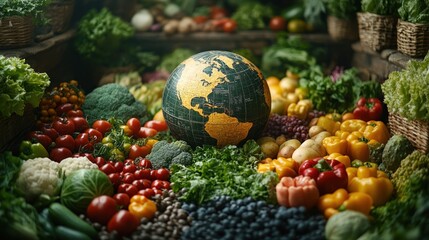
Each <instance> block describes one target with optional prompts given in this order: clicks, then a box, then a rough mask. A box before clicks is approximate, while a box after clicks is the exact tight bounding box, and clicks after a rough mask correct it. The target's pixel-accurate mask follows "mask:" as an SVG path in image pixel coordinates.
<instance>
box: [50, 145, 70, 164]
mask: <svg viewBox="0 0 429 240" xmlns="http://www.w3.org/2000/svg"><path fill="white" fill-rule="evenodd" d="M72 155H73V153H72V151H70V149H68V148H65V147H58V148H53V149H51V151H50V152H49V158H50V159H51V160H52V161H55V162H61V160H63V159H65V158H69V157H71V156H72Z"/></svg>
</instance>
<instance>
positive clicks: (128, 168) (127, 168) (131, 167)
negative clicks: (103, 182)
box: [122, 164, 137, 174]
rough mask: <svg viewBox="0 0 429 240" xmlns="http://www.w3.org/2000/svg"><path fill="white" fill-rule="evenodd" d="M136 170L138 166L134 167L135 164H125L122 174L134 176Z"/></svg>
mask: <svg viewBox="0 0 429 240" xmlns="http://www.w3.org/2000/svg"><path fill="white" fill-rule="evenodd" d="M136 170H137V167H136V165H134V164H125V165H124V167H123V169H122V172H123V173H132V174H134V172H135V171H136Z"/></svg>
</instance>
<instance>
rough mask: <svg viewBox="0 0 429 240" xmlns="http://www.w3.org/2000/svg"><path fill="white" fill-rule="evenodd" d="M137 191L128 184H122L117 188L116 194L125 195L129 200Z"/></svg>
mask: <svg viewBox="0 0 429 240" xmlns="http://www.w3.org/2000/svg"><path fill="white" fill-rule="evenodd" d="M138 191H139V189H138V188H137V187H136V186H134V185H132V184H129V183H122V184H120V185H119V187H118V193H126V194H128V196H129V197H130V198H131V197H132V196H134V195H136V194H137V192H138Z"/></svg>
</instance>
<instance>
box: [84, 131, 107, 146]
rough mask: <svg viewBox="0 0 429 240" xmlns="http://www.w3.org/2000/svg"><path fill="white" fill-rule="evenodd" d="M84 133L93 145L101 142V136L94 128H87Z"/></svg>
mask: <svg viewBox="0 0 429 240" xmlns="http://www.w3.org/2000/svg"><path fill="white" fill-rule="evenodd" d="M85 132H86V133H88V136H89V139H90V141H91V142H93V143H98V142H101V140H102V139H103V134H102V133H101V132H100V131H98V130H97V129H95V128H88V129H86V131H85Z"/></svg>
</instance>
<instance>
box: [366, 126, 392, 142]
mask: <svg viewBox="0 0 429 240" xmlns="http://www.w3.org/2000/svg"><path fill="white" fill-rule="evenodd" d="M359 131H360V132H362V133H363V135H364V137H365V138H367V139H373V140H376V141H377V142H379V143H383V144H386V143H387V141H388V140H389V138H390V133H389V129H387V126H386V124H384V122H382V121H369V122H367V125H366V126H365V127H364V128H361V129H360V130H359Z"/></svg>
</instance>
